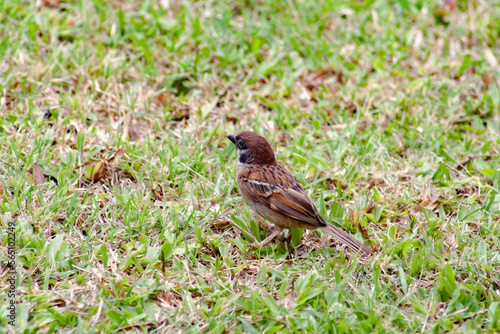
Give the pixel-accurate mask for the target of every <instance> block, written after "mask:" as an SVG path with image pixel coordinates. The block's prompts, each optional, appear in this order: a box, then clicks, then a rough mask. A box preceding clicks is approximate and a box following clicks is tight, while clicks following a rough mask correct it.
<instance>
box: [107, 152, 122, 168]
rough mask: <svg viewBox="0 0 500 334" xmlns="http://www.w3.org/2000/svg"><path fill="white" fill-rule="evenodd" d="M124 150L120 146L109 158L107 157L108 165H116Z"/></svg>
mask: <svg viewBox="0 0 500 334" xmlns="http://www.w3.org/2000/svg"><path fill="white" fill-rule="evenodd" d="M125 151H126V148H125V147H122V148H120V149H119V150H118V151H116V153H115V154H114V155H113V156H112V157H111V158H109V159H108V164H109V166H111V167H115V166H117V165H118V163H119V162H120V159H121V158H123V155H125Z"/></svg>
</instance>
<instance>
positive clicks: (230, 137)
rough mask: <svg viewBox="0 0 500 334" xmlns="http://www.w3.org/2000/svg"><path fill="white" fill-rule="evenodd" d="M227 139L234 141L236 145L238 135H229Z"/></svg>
mask: <svg viewBox="0 0 500 334" xmlns="http://www.w3.org/2000/svg"><path fill="white" fill-rule="evenodd" d="M227 139H229V140H230V141H232V142H233V144H235V145H236V135H228V136H227Z"/></svg>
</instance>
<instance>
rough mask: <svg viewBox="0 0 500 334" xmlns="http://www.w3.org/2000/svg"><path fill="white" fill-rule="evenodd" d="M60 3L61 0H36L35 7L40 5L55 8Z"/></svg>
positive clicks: (38, 7) (40, 6)
mask: <svg viewBox="0 0 500 334" xmlns="http://www.w3.org/2000/svg"><path fill="white" fill-rule="evenodd" d="M60 3H61V0H38V1H37V2H36V8H37V9H40V8H42V7H51V8H57V7H58V6H59V4H60Z"/></svg>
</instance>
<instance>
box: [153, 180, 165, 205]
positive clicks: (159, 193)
mask: <svg viewBox="0 0 500 334" xmlns="http://www.w3.org/2000/svg"><path fill="white" fill-rule="evenodd" d="M151 192H152V193H153V199H154V200H155V201H163V187H162V186H161V184H159V183H158V186H157V187H156V189H151Z"/></svg>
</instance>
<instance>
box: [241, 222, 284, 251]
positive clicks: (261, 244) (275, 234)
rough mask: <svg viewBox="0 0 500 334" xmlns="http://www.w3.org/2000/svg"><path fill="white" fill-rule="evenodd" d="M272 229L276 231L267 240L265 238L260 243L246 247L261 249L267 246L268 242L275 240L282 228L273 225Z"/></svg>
mask: <svg viewBox="0 0 500 334" xmlns="http://www.w3.org/2000/svg"><path fill="white" fill-rule="evenodd" d="M274 227H275V229H276V230H275V231H274V232H273V233H271V234H270V235H269V236H268V237H267V238H265V239H264V240H262V241H261V242H256V243H251V244H248V247H259V248H261V247H263V246H265V245H267V244H268V243H269V242H271V241H272V240H273V239H274V238H276V237H277V236H278V235H279V234H280V233H281V232H282V231H283V228H282V227H279V226H277V225H274Z"/></svg>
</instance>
